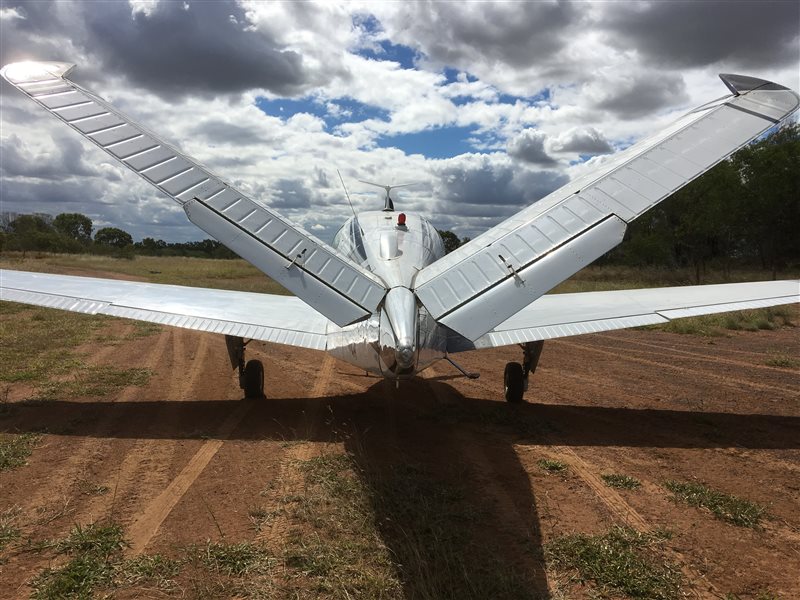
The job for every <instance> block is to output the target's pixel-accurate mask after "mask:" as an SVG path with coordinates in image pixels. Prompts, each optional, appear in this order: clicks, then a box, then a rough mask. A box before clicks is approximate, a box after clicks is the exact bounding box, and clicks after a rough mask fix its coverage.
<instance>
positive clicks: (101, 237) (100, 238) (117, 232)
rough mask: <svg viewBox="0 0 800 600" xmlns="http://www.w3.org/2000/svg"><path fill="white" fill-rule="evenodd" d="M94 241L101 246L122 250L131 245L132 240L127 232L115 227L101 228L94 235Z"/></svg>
mask: <svg viewBox="0 0 800 600" xmlns="http://www.w3.org/2000/svg"><path fill="white" fill-rule="evenodd" d="M94 241H95V243H96V244H99V245H101V246H113V247H115V248H124V247H125V246H131V245H133V238H132V237H131V234H130V233H128V232H127V231H123V230H122V229H119V228H117V227H103V228H102V229H99V230H98V231H97V233H96V234H94Z"/></svg>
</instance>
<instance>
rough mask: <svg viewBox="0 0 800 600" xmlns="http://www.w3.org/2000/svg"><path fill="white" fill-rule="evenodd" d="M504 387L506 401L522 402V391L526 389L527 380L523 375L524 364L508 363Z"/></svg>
mask: <svg viewBox="0 0 800 600" xmlns="http://www.w3.org/2000/svg"><path fill="white" fill-rule="evenodd" d="M503 387H504V391H505V396H506V401H507V402H511V403H512V404H517V403H519V402H522V393H523V392H524V391H525V380H524V377H523V376H522V365H521V364H519V363H515V362H510V363H508V364H506V370H505V373H503Z"/></svg>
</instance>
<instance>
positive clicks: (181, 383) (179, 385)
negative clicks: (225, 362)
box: [119, 330, 252, 556]
mask: <svg viewBox="0 0 800 600" xmlns="http://www.w3.org/2000/svg"><path fill="white" fill-rule="evenodd" d="M174 331H175V338H174V340H173V346H172V348H173V357H172V364H171V365H170V366H171V368H170V369H169V373H170V374H173V373H176V372H187V371H188V373H189V375H188V376H187V377H172V376H171V377H170V379H169V382H168V385H167V397H166V401H167V402H165V403H164V406H163V409H162V411H161V412H162V413H163V412H164V411H166V410H167V406H166V405H167V404H168V402H170V401H172V402H180V401H182V400H192V401H194V400H196V398H197V397H199V396H200V395H201V394H200V392H203V393H206V394H207V393H209V392H210V391H212V390H209V389H207V384H208V381H207V380H203V381H201V377H202V376H204V375H207V370H206V368H204V367H205V366H206V365H205V363H206V362H209V360H208V359H210V357H211V356H210V348H209V340H210V335H211V334H197V333H195V332H188V331H185V330H174ZM198 335H199V340H198V341H197V344H196V346H195V348H194V349H193V351H192V352H191V353H190V352H189V350H188V348H187V346H188V343H189V342H191V341H193V340H195V339H197V338H198ZM186 363H189V365H190V368H188V369H186V368H183V367H186ZM251 408H252V404H251V403H249V402H243V403H241V404H239V405H238V407H237V408H236V410H234V411H233V412H232V413H230V414H229V415H228V416H227V418H226V419H225V420H224V421H223V422H222V424H221V425H220V426H219V428H218V429H217V431H216V434H215V438H216V439H210V440H206V441H205V442H203V444H202V445H201V446H200V448H199V449H198V450H197V451H196V452H195V453H194V454H193V455H192V456H191V457H190V458H189V460H188V461H187V462H186V464H185V465H184V467H183V468H182V469H181V471H180V472H179V473H178V474H177V476H175V477H174V478H173V479H172V480H171V481H170V480H169V477H168V472H169V470H170V466H171V464H172V459H173V458H174V456H175V453H176V452H177V447H178V444H179V442H178V441H177V440H162V439H152V440H140V441H139V442H137V444H136V447H135V448H134V449H133V450H132V451H131V452H130V453H129V454H128V456H126V458H125V460H124V461H123V464H122V466H121V469H120V473H119V480H120V481H121V482H122V491H123V493H122V495H123V497H125V498H126V499H128V504H129V506H130V505H133V507H135V505H136V504H138V502H137V501H138V500H139V497H138V496H139V494H136V493H135V490H136V489H139V488H141V489H142V490H148V489H156V490H158V489H160V490H161V492H160V493H159V494H158V495H157V496H156V497H155V498H152V499H151V500H150V502H149V503H148V504H147V505H146V506H145V508H144V510H143V511H142V512H141V513H140V514H139V516H138V517H137V518H136V519H135V520H134V521H133V523H132V524H131V526H130V527H129V528H128V537H129V540H130V548H129V549H128V553H129V554H130V555H132V556H135V555H137V554H140V553H141V552H142V551H143V550H144V549H145V548H146V547H147V545H148V544H149V542H150V540H151V539H152V538H153V536H154V535H155V534H156V533H157V531H158V530H159V528H160V527H161V525H162V524H163V522H164V520H165V519H166V518H167V517H168V516H169V514H170V512H172V509H173V508H175V506H176V505H177V504H178V502H180V500H181V499H182V498H183V497H184V495H185V494H186V492H187V491H188V490H189V488H190V487H191V486H192V485H193V484H194V482H195V481H196V480H197V478H198V477H199V476H200V474H201V473H202V472H203V470H205V468H206V467H207V466H208V464H209V463H210V462H211V460H212V459H213V458H214V456H215V455H216V454H217V452H218V451H219V449H220V448H221V447H222V445H223V444H224V443H225V441H226V439H227V438H229V437H230V436H231V434H232V433H233V431H234V430H235V429H236V428H237V427H238V426H239V424H240V423H241V422H242V420H243V419H244V418H245V416H247V413H248V412H249V411H250V409H251ZM167 482H168V483H167Z"/></svg>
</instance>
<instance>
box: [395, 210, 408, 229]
mask: <svg viewBox="0 0 800 600" xmlns="http://www.w3.org/2000/svg"><path fill="white" fill-rule="evenodd" d="M397 226H398V227H405V226H406V213H400V214H399V215H397Z"/></svg>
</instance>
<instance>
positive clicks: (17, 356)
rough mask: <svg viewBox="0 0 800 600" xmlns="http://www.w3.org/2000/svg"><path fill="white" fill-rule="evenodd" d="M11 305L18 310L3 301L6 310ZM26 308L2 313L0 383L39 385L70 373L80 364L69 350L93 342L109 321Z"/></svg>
mask: <svg viewBox="0 0 800 600" xmlns="http://www.w3.org/2000/svg"><path fill="white" fill-rule="evenodd" d="M9 306H10V307H11V309H12V310H14V309H15V308H16V307H15V306H14V305H13V303H9V302H0V308H2V309H3V310H4V311H7V310H8V308H9ZM17 306H19V305H17ZM25 308H26V310H24V311H18V312H12V313H11V314H9V313H8V312H0V339H2V340H3V343H2V344H1V345H0V381H8V382H17V381H31V382H33V383H38V382H41V381H46V380H48V379H50V378H53V377H57V376H59V375H62V374H64V373H68V372H69V371H70V370H71V369H73V368H74V367H75V366H76V365H77V364H80V361H79V360H78V359H77V358H76V357H75V356H74V355H73V354H72V353H71V352H69V350H71V349H73V348H75V347H77V346H79V345H81V344H84V343H86V342H88V341H90V340H91V339H92V337H93V335H94V333H95V332H96V331H97V330H98V329H99V328H101V327H104V326H105V325H107V324H108V322H109V321H108V317H103V316H90V315H83V314H77V313H69V312H65V311H58V310H52V309H47V308H30V307H25Z"/></svg>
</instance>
